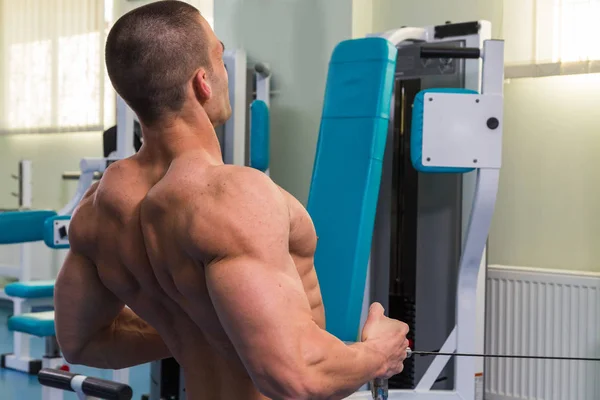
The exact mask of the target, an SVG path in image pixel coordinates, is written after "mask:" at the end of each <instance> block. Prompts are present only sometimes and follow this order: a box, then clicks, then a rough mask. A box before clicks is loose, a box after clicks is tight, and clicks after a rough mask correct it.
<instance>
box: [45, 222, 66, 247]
mask: <svg viewBox="0 0 600 400" xmlns="http://www.w3.org/2000/svg"><path fill="white" fill-rule="evenodd" d="M70 219H71V216H70V215H56V216H54V217H52V218H48V219H47V220H46V221H44V243H46V246H48V247H50V248H51V249H68V248H69V247H71V246H69V244H57V243H56V242H55V238H54V221H62V220H65V221H66V220H70Z"/></svg>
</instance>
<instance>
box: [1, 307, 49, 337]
mask: <svg viewBox="0 0 600 400" xmlns="http://www.w3.org/2000/svg"><path fill="white" fill-rule="evenodd" d="M8 329H9V330H10V331H13V332H22V333H27V334H29V335H34V336H39V337H47V336H56V331H55V330H54V311H44V312H36V313H29V314H21V315H15V316H13V317H10V318H9V319H8Z"/></svg>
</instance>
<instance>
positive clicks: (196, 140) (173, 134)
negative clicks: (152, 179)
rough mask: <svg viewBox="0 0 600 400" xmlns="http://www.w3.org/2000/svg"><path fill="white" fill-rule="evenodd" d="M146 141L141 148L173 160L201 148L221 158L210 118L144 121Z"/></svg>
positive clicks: (213, 156)
mask: <svg viewBox="0 0 600 400" xmlns="http://www.w3.org/2000/svg"><path fill="white" fill-rule="evenodd" d="M142 134H143V138H144V144H143V146H142V149H140V152H142V151H143V152H144V153H146V154H148V155H149V156H150V157H152V158H158V159H162V160H164V161H167V162H170V161H172V160H173V159H175V158H177V157H179V156H181V155H183V154H185V153H189V152H192V151H198V150H202V151H203V152H204V153H205V154H206V155H207V158H209V159H211V160H214V161H217V162H222V155H221V154H222V153H221V146H220V144H219V140H218V139H217V135H216V132H215V129H214V127H213V126H212V124H211V123H210V121H209V120H208V118H195V119H191V120H190V119H183V118H174V119H171V120H166V121H164V122H161V123H157V124H154V125H152V126H145V125H142Z"/></svg>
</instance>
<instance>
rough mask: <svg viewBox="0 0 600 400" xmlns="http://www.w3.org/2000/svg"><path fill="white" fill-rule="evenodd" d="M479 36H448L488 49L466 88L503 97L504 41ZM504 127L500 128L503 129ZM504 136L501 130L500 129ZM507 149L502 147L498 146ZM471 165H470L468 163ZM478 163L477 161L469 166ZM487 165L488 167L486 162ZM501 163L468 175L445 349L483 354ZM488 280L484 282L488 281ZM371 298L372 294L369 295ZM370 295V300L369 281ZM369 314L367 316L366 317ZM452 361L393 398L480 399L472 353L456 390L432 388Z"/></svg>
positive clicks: (484, 27)
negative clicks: (488, 260) (488, 251)
mask: <svg viewBox="0 0 600 400" xmlns="http://www.w3.org/2000/svg"><path fill="white" fill-rule="evenodd" d="M480 26H481V28H480V32H479V34H478V35H470V36H464V37H451V38H448V39H447V40H451V41H456V40H463V41H464V42H465V46H466V47H477V48H480V49H482V48H483V53H482V59H479V60H467V61H466V63H465V88H467V89H474V90H477V91H480V92H481V93H482V95H500V96H502V93H503V81H504V43H503V42H502V41H494V40H490V39H491V38H490V37H491V24H490V23H489V22H487V21H480ZM379 36H382V37H384V38H386V39H388V40H390V41H391V42H392V43H394V44H395V45H396V46H398V47H399V46H402V43H403V42H413V41H423V42H428V43H434V42H438V40H435V39H433V38H434V27H433V26H431V27H425V28H401V29H397V30H393V31H388V32H385V33H383V34H381V35H379ZM500 129H501V128H499V130H500ZM498 134H499V135H501V131H500V132H499V133H498ZM498 151H499V152H500V151H501V148H500V149H498ZM465 166H467V165H465ZM468 167H473V165H468ZM484 167H485V166H484ZM499 174H500V169H499V166H493V167H487V168H478V169H477V170H476V172H475V173H471V174H467V175H466V176H465V177H464V178H463V183H464V185H463V212H464V213H465V215H469V216H470V217H469V219H468V220H467V221H464V224H465V225H466V229H463V232H465V234H464V235H463V252H462V255H461V260H460V266H459V280H458V290H457V304H456V307H457V323H456V327H455V329H454V330H453V331H452V333H451V334H450V336H449V337H448V339H447V340H446V343H444V345H443V347H442V349H441V351H443V352H447V353H452V352H454V351H458V352H461V353H482V352H483V336H484V328H483V327H484V322H485V320H484V315H483V312H484V306H483V304H482V303H483V301H484V299H485V268H483V269H481V266H482V264H483V265H484V266H485V261H484V254H485V248H486V241H487V237H488V233H489V228H490V224H491V220H492V215H493V211H494V206H495V202H496V195H497V190H498V181H499ZM482 282H483V283H482ZM367 296H368V297H367ZM365 297H366V298H370V297H371V294H370V288H369V285H367V287H366V290H365ZM365 318H366V315H363V321H364V319H365ZM449 360H450V357H448V356H437V357H435V359H434V360H433V362H432V364H431V365H430V367H429V369H428V370H427V372H426V373H425V375H424V376H423V377H422V379H421V381H420V382H419V383H418V385H417V386H416V388H415V389H414V390H391V391H389V393H388V398H389V399H402V400H409V399H417V400H423V399H457V400H473V399H474V398H475V375H476V372H480V371H481V372H483V362H482V361H480V360H476V359H473V358H468V357H457V359H456V361H455V362H456V368H455V389H454V390H452V391H432V390H431V387H432V386H433V384H434V382H435V380H436V379H437V377H438V376H439V374H440V372H441V371H442V369H443V368H444V366H445V365H446V363H447V362H448V361H449ZM348 399H365V400H366V399H373V395H372V394H371V392H368V391H362V392H357V393H355V394H353V395H351V396H350V397H348Z"/></svg>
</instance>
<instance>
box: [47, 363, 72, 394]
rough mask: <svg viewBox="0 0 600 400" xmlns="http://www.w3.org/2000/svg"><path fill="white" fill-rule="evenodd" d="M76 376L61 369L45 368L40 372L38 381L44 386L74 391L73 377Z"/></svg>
mask: <svg viewBox="0 0 600 400" xmlns="http://www.w3.org/2000/svg"><path fill="white" fill-rule="evenodd" d="M74 376H75V374H72V373H70V372H66V371H62V370H59V369H51V368H44V369H42V370H41V371H40V372H39V373H38V381H39V382H40V383H41V384H42V385H43V386H49V387H53V388H56V389H61V390H68V391H71V392H72V391H73V389H72V388H71V379H73V377H74Z"/></svg>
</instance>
